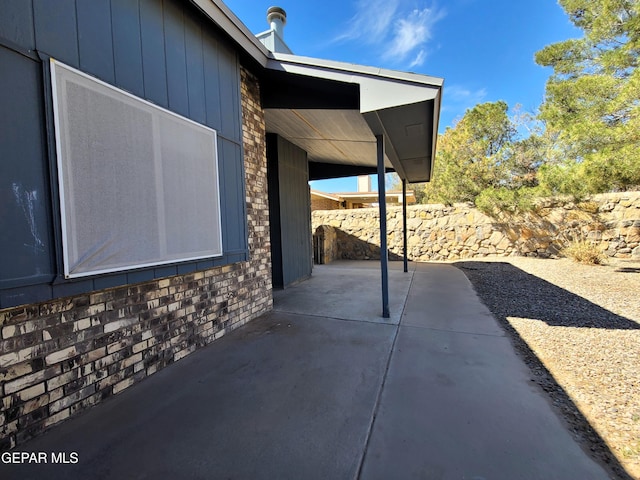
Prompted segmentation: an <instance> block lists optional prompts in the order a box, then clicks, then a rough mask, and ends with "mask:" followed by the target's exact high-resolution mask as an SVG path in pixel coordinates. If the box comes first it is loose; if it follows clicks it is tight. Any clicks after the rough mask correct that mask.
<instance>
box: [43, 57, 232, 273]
mask: <svg viewBox="0 0 640 480" xmlns="http://www.w3.org/2000/svg"><path fill="white" fill-rule="evenodd" d="M49 64H50V68H49V70H50V75H51V81H50V85H51V93H52V95H51V98H52V106H53V109H52V110H53V124H54V139H55V153H56V167H57V174H56V175H54V178H55V182H56V187H57V188H56V190H57V199H58V201H59V219H60V232H61V237H60V238H61V247H62V272H63V274H64V278H65V279H68V280H73V279H81V278H84V277H95V276H99V275H104V274H113V273H128V272H133V271H136V270H140V269H146V268H151V267H158V266H168V265H177V264H184V263H187V262H198V261H203V260H207V259H216V258H220V257H224V256H225V249H224V243H223V228H222V201H221V200H222V199H221V188H220V158H219V145H218V132H217V131H216V130H215V129H213V128H211V127H209V126H206V125H203V124H201V123H198V122H196V121H194V120H192V119H190V118H187V117H184V116H182V115H180V114H177V113H175V112H173V111H171V110H168V109H166V108H163V107H161V106H159V105H156V104H154V103H152V102H150V101H148V100H145V99H144V98H141V97H138V96H136V95H133V94H131V93H129V92H127V91H125V90H123V89H121V88H118V87H116V86H114V85H111V84H109V83H107V82H104V81H102V80H100V79H98V78H96V77H94V76H91V75H89V74H87V73H85V72H83V71H81V70H78V69H76V68H73V67H71V66H69V65H66V64H65V63H63V62H60V61H58V60H56V59H54V58H50V59H49ZM56 68H61V69H63V70H67V71H69V72H71V73H73V74H76V75H78V76H80V77H82V78H84V79H88V80H90V81H91V82H95V83H96V84H98V85H99V86H100V87H104V88H107V89H109V90H111V91H112V92H115V93H116V94H119V95H123V96H125V97H127V98H129V99H131V100H133V101H134V102H139V103H141V104H142V105H143V106H144V108H145V109H151V110H152V111H154V112H157V113H158V114H159V115H169V116H170V117H175V118H176V119H178V120H179V121H181V122H186V123H188V124H191V125H193V126H196V127H197V128H198V129H201V130H206V131H207V132H208V133H210V134H211V135H212V146H213V153H214V159H213V162H214V177H215V178H214V179H213V182H212V184H211V187H212V188H213V189H214V190H215V192H214V196H215V201H216V204H217V205H216V207H217V208H214V209H213V210H214V211H213V212H212V215H214V217H215V218H214V222H215V225H213V227H214V228H215V232H214V233H215V234H216V238H215V241H216V242H217V245H219V251H217V252H216V253H211V252H208V253H206V254H204V255H190V256H189V255H185V256H179V257H174V258H165V259H160V260H157V261H143V260H142V261H140V260H139V261H136V260H133V261H132V263H128V264H126V265H119V266H114V267H106V268H100V267H98V268H95V269H91V270H90V271H80V272H73V271H72V265H71V260H72V259H71V258H70V244H69V242H70V241H71V240H70V238H69V235H70V234H72V232H71V230H70V228H71V227H70V219H71V217H70V216H68V215H71V210H70V209H69V208H68V207H67V205H66V203H67V200H66V188H67V186H68V185H67V183H66V182H65V178H64V177H65V171H66V170H65V169H68V167H69V163H68V162H67V165H66V166H65V163H64V162H65V158H64V157H63V154H62V138H61V137H62V135H65V134H66V133H67V130H65V131H63V130H62V129H61V123H60V112H61V111H60V106H59V104H58V102H59V98H60V97H59V96H58V79H57V74H56ZM154 148H155V145H154ZM156 208H157V205H156ZM165 220H166V216H165V217H164V218H163V219H162V221H161V222H160V223H164V221H165ZM165 233H166V232H165ZM161 255H162V256H165V257H166V255H167V252H166V251H165V252H161Z"/></svg>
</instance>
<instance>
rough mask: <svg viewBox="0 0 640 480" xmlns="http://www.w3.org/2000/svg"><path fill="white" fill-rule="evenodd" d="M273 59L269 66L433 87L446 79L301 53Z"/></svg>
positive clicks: (279, 54)
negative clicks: (306, 67)
mask: <svg viewBox="0 0 640 480" xmlns="http://www.w3.org/2000/svg"><path fill="white" fill-rule="evenodd" d="M270 57H272V59H271V60H269V61H268V62H267V68H270V67H271V68H273V67H276V65H277V64H278V63H286V64H297V65H303V66H308V67H316V68H317V67H321V68H326V69H330V70H336V71H341V72H345V73H352V74H353V73H355V74H359V75H363V76H371V77H376V78H387V79H389V80H402V81H405V82H409V83H419V84H423V85H429V86H433V87H441V86H442V85H443V83H444V79H442V78H439V77H432V76H429V75H423V74H420V73H411V72H403V71H400V70H389V69H385V68H379V67H368V66H365V65H359V64H356V63H347V62H338V61H335V60H323V59H320V58H313V57H303V56H300V55H290V54H286V53H272V54H270Z"/></svg>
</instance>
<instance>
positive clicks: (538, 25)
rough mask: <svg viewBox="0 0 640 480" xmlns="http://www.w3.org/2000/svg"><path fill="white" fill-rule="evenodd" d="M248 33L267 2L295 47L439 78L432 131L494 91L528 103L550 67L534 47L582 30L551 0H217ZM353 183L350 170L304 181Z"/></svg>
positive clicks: (348, 187) (538, 97)
mask: <svg viewBox="0 0 640 480" xmlns="http://www.w3.org/2000/svg"><path fill="white" fill-rule="evenodd" d="M225 3H226V4H227V5H228V6H229V8H230V9H231V10H232V11H233V12H234V13H235V14H236V15H237V16H238V18H240V20H242V22H243V23H244V24H245V25H246V26H247V27H248V28H249V30H251V31H252V32H253V33H254V34H255V33H260V32H262V31H264V30H267V29H268V27H269V26H268V25H267V21H266V11H267V9H268V8H269V7H270V6H272V5H277V6H279V7H282V8H284V9H285V10H286V12H287V24H286V26H285V29H284V36H285V41H286V42H287V45H289V48H291V50H292V51H293V52H294V53H295V54H297V55H304V56H310V57H317V58H326V59H330V60H338V61H343V62H350V63H358V64H361V65H370V66H376V67H383V68H390V69H395V70H403V71H411V72H416V73H422V74H426V75H432V76H436V77H443V78H444V79H445V82H444V94H443V102H442V112H441V115H440V132H443V131H444V130H445V128H446V127H449V126H453V125H454V123H455V121H456V119H459V118H460V117H461V116H462V115H463V114H464V112H465V110H467V109H468V108H472V107H473V106H474V105H476V104H478V103H482V102H490V101H497V100H504V101H506V102H507V104H508V105H509V107H511V108H513V107H515V106H516V105H517V104H519V105H521V109H522V110H523V111H527V112H535V111H536V109H537V108H538V106H539V105H540V104H541V102H542V100H543V96H544V85H545V82H546V80H547V78H548V77H549V75H550V73H551V71H550V69H546V68H542V67H539V66H538V65H536V63H535V62H534V59H533V57H534V54H535V52H536V51H538V50H540V49H541V48H543V47H544V46H545V45H548V44H550V43H553V42H557V41H561V40H565V39H568V38H578V37H581V36H582V33H581V31H580V30H578V29H576V28H574V27H573V25H572V24H571V22H570V21H569V18H568V17H567V15H566V14H565V13H564V11H563V10H562V8H561V7H560V6H559V5H558V4H557V2H556V0H531V1H525V0H439V1H433V0H342V1H336V0H323V1H318V0H303V1H301V0H267V1H263V0H225ZM312 188H314V189H317V190H323V191H354V190H355V189H356V181H355V179H353V178H349V179H340V180H332V181H322V182H312Z"/></svg>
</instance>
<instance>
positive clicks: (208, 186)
mask: <svg viewBox="0 0 640 480" xmlns="http://www.w3.org/2000/svg"><path fill="white" fill-rule="evenodd" d="M51 75H52V83H53V97H54V115H55V127H56V143H57V157H58V181H59V190H60V205H61V214H62V215H61V216H62V240H63V250H64V251H63V254H64V272H65V276H67V277H81V276H87V275H94V274H99V273H107V272H114V271H123V270H128V269H132V268H139V267H148V266H154V265H162V264H167V263H174V262H179V261H188V260H196V259H201V258H209V257H215V256H220V255H222V232H221V221H220V197H219V185H218V157H217V136H216V131H215V130H213V129H211V128H208V127H205V126H203V125H200V124H198V123H196V122H193V121H191V120H189V119H186V118H184V117H181V116H179V115H176V114H174V113H172V112H170V111H168V110H165V109H163V108H160V107H158V106H156V105H153V104H151V103H149V102H147V101H145V100H142V99H140V98H138V97H135V96H133V95H131V94H129V93H127V92H124V91H122V90H119V89H117V88H115V87H113V86H111V85H108V84H106V83H103V82H101V81H99V80H96V79H94V78H92V77H89V76H88V75H86V74H83V73H82V72H79V71H77V70H75V69H73V68H71V67H68V66H66V65H64V64H61V63H60V62H58V61H54V60H52V61H51Z"/></svg>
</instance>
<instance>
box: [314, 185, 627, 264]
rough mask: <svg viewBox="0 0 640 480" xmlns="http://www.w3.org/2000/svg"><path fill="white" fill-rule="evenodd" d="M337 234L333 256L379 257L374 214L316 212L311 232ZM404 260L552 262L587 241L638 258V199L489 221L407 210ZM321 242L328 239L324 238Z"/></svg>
mask: <svg viewBox="0 0 640 480" xmlns="http://www.w3.org/2000/svg"><path fill="white" fill-rule="evenodd" d="M323 225H324V226H329V227H333V228H334V229H335V230H336V240H335V241H336V246H335V247H325V248H335V249H336V250H337V254H336V257H337V258H341V259H376V258H380V232H379V217H378V209H377V208H366V209H357V210H318V211H315V212H313V213H312V231H313V232H316V230H317V229H318V227H320V226H323ZM387 225H388V232H389V233H388V244H389V255H390V258H391V259H394V258H395V259H397V258H400V257H401V256H402V240H403V235H402V209H401V208H398V207H388V209H387ZM407 235H408V237H407V243H408V249H407V250H408V256H409V259H410V260H415V261H428V260H456V259H460V258H477V257H485V256H487V255H504V256H508V255H525V256H532V257H556V256H558V254H559V252H560V251H561V250H562V249H563V248H564V247H565V246H567V245H568V244H569V243H570V242H572V241H575V240H590V241H593V242H594V243H596V244H597V245H598V246H599V248H600V249H602V251H603V252H604V253H606V255H607V256H609V257H617V258H632V257H633V258H637V259H640V192H624V193H613V194H603V195H596V196H594V197H592V198H590V199H588V200H585V201H582V202H573V201H570V200H568V199H544V200H541V201H539V202H538V204H537V207H536V209H535V211H534V212H530V213H526V214H521V215H515V214H505V213H501V214H500V215H497V216H489V215H486V214H484V213H482V212H481V211H479V210H478V209H477V208H475V207H474V206H473V204H471V203H462V204H455V205H452V206H445V205H435V204H431V205H414V206H409V207H408V208H407ZM325 238H331V237H330V236H329V235H327V234H325Z"/></svg>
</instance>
